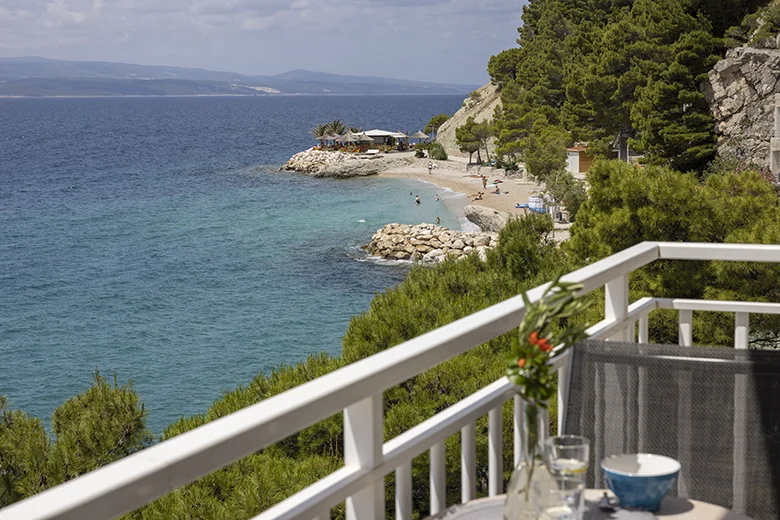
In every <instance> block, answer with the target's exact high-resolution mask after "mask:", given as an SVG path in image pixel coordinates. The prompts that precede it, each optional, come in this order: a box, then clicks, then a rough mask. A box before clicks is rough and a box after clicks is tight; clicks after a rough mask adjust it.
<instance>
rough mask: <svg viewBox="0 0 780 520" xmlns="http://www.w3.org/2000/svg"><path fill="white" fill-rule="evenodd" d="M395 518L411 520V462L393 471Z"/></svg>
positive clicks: (397, 519)
mask: <svg viewBox="0 0 780 520" xmlns="http://www.w3.org/2000/svg"><path fill="white" fill-rule="evenodd" d="M395 518H396V520H412V462H411V461H409V462H405V463H404V464H402V465H401V466H399V467H398V468H396V470H395Z"/></svg>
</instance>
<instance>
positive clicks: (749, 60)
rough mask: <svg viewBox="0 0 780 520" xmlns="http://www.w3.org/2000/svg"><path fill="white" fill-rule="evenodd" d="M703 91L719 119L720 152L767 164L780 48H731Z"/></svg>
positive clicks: (779, 78) (779, 90)
mask: <svg viewBox="0 0 780 520" xmlns="http://www.w3.org/2000/svg"><path fill="white" fill-rule="evenodd" d="M704 91H705V94H706V96H707V100H708V101H709V103H710V107H711V109H712V113H713V114H714V116H715V120H716V122H717V132H718V150H719V151H720V153H721V154H724V153H726V154H734V155H737V156H738V157H740V158H743V159H745V160H747V161H751V162H755V163H756V164H759V165H761V166H768V165H769V139H770V138H771V137H772V130H773V127H774V115H773V111H774V94H776V93H780V50H777V49H755V48H752V47H740V48H737V49H731V50H729V51H728V52H727V53H726V57H725V58H724V59H722V60H720V61H719V62H718V63H717V64H716V65H715V67H714V68H713V69H712V70H711V71H710V73H709V78H708V81H707V82H706V83H705V85H704Z"/></svg>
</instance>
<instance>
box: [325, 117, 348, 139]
mask: <svg viewBox="0 0 780 520" xmlns="http://www.w3.org/2000/svg"><path fill="white" fill-rule="evenodd" d="M325 128H327V129H328V132H329V133H333V134H338V135H344V134H346V133H347V125H345V124H344V121H342V120H341V119H336V120H335V121H331V122H330V123H328V124H326V125H325Z"/></svg>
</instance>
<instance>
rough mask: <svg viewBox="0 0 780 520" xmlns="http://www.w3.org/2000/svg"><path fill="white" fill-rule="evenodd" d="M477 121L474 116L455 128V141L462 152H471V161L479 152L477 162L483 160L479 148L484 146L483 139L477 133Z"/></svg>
mask: <svg viewBox="0 0 780 520" xmlns="http://www.w3.org/2000/svg"><path fill="white" fill-rule="evenodd" d="M477 126H478V125H477V123H476V122H475V121H474V118H473V117H469V118H468V119H466V123H465V124H464V125H463V126H460V127H458V128H456V129H455V142H456V143H457V145H458V147H459V149H460V151H461V152H464V153H467V154H469V163H470V162H471V158H472V156H473V155H474V152H476V153H477V162H479V163H481V162H482V157H481V156H480V154H479V149H480V147H481V146H482V141H481V140H480V138H479V137H478V136H477V134H476V133H475V132H476V131H477Z"/></svg>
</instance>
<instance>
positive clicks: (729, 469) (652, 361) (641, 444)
mask: <svg viewBox="0 0 780 520" xmlns="http://www.w3.org/2000/svg"><path fill="white" fill-rule="evenodd" d="M572 356H573V357H572V364H571V385H570V388H569V401H568V406H567V410H566V416H565V423H564V429H563V431H564V432H565V433H570V434H579V435H584V436H585V437H588V438H589V439H591V442H592V453H591V462H592V464H591V466H590V470H589V473H588V487H595V488H603V487H605V484H604V481H603V479H602V475H601V470H600V469H599V461H600V460H601V459H602V458H604V457H606V456H609V455H614V454H620V453H641V452H644V453H657V454H661V455H667V456H670V457H673V458H676V459H677V460H679V461H680V462H681V464H682V470H681V474H680V479H679V482H678V486H677V490H676V491H673V494H675V493H676V494H677V495H678V496H680V497H683V498H692V499H697V500H703V501H705V502H710V503H713V504H718V505H721V506H723V507H727V508H729V509H732V510H734V511H736V512H738V513H742V514H745V515H748V516H750V517H753V518H755V519H777V518H780V352H770V351H755V350H734V349H728V348H713V347H680V346H677V345H637V344H633V343H618V342H604V341H583V342H581V343H579V344H577V345H576V346H575V347H574V348H573V349H572Z"/></svg>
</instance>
